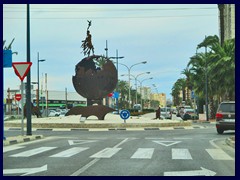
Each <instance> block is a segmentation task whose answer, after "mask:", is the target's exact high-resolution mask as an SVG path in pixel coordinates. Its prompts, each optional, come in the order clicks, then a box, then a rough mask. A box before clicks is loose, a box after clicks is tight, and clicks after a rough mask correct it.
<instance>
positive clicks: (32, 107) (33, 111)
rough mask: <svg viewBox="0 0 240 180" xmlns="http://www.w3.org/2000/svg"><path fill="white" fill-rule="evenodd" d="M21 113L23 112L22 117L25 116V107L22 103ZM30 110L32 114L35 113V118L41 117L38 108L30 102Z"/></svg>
mask: <svg viewBox="0 0 240 180" xmlns="http://www.w3.org/2000/svg"><path fill="white" fill-rule="evenodd" d="M23 110H24V111H23V114H24V118H25V117H27V108H26V104H25V105H24V109H23ZM31 111H32V115H36V116H37V118H39V117H42V113H41V112H40V110H39V108H38V107H36V106H34V105H33V103H31Z"/></svg>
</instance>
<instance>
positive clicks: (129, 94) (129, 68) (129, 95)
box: [119, 61, 147, 108]
mask: <svg viewBox="0 0 240 180" xmlns="http://www.w3.org/2000/svg"><path fill="white" fill-rule="evenodd" d="M146 63H147V61H143V62H140V63H136V64H133V65H131V66H130V67H128V66H127V65H126V64H122V63H119V64H121V65H123V66H125V67H126V68H127V69H128V86H129V89H128V97H129V108H131V93H130V71H131V69H132V67H133V66H136V65H138V64H146Z"/></svg>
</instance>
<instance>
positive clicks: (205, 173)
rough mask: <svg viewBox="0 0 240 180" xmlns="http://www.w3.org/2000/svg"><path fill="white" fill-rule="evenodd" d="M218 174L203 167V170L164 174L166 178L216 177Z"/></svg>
mask: <svg viewBox="0 0 240 180" xmlns="http://www.w3.org/2000/svg"><path fill="white" fill-rule="evenodd" d="M215 174H216V172H214V171H211V170H209V169H205V168H203V167H201V170H192V171H172V172H164V176H214V175H215Z"/></svg>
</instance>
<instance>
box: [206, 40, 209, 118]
mask: <svg viewBox="0 0 240 180" xmlns="http://www.w3.org/2000/svg"><path fill="white" fill-rule="evenodd" d="M205 39H206V36H205ZM205 58H206V60H205V66H206V67H205V91H206V120H207V121H209V118H208V63H207V61H208V58H207V46H205Z"/></svg>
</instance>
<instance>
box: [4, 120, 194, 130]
mask: <svg viewBox="0 0 240 180" xmlns="http://www.w3.org/2000/svg"><path fill="white" fill-rule="evenodd" d="M4 126H5V127H21V124H20V123H5V124H4ZM24 126H26V123H24ZM179 126H180V127H182V126H192V122H190V121H188V122H187V121H185V122H173V123H101V124H97V123H92V124H89V123H78V124H76V123H75V124H73V123H33V124H32V127H33V128H70V129H71V128H72V129H74V128H141V127H143V128H153V127H158V128H160V127H179Z"/></svg>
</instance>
